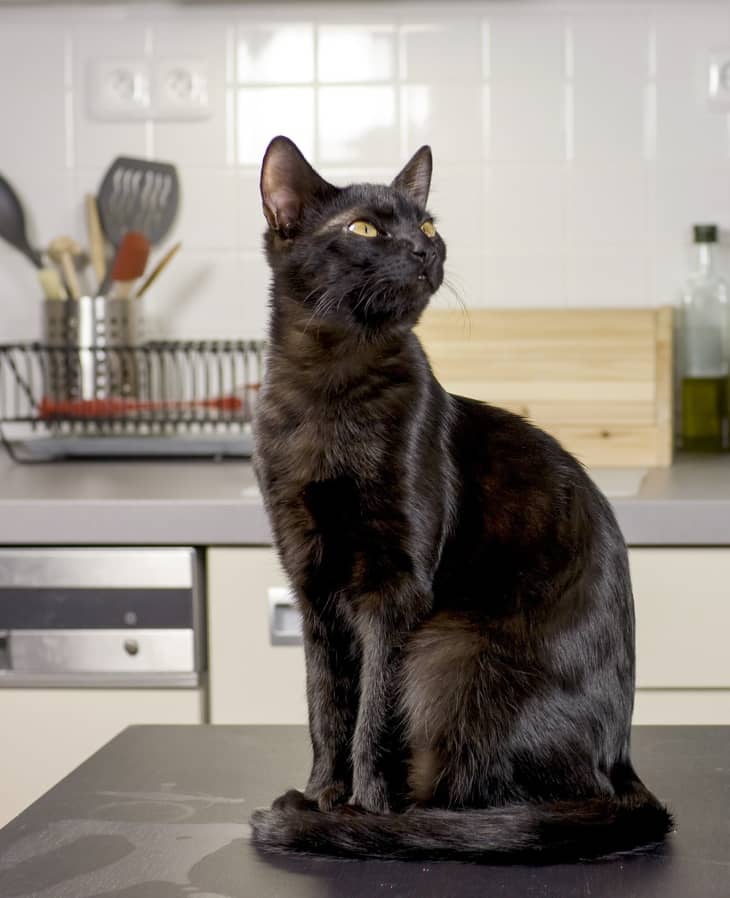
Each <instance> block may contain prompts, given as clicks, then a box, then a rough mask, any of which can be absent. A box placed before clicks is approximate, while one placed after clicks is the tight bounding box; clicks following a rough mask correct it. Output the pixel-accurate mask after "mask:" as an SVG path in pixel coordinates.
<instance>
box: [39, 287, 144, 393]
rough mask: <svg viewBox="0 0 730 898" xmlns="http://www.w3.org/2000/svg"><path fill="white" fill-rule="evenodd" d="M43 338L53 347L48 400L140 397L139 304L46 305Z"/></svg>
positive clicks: (102, 300)
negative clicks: (136, 349)
mask: <svg viewBox="0 0 730 898" xmlns="http://www.w3.org/2000/svg"><path fill="white" fill-rule="evenodd" d="M43 334H44V343H45V344H46V345H47V346H48V347H49V349H48V358H47V365H46V371H45V372H44V374H45V377H44V380H45V384H44V386H45V392H46V395H47V396H48V397H49V398H51V399H57V400H58V399H108V398H113V397H130V398H134V397H137V396H139V395H140V389H141V386H142V385H141V383H140V377H141V372H140V370H139V366H138V364H137V359H136V354H135V352H134V349H135V347H137V346H139V345H140V343H141V340H142V316H141V314H140V311H139V303H138V302H137V301H136V300H135V299H109V298H107V297H106V296H82V297H81V298H80V299H78V300H75V299H67V300H53V299H47V300H45V301H44V303H43Z"/></svg>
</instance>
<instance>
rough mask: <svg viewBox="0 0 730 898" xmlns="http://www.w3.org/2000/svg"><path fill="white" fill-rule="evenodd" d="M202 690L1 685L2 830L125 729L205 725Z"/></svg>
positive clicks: (0, 807) (0, 804)
mask: <svg viewBox="0 0 730 898" xmlns="http://www.w3.org/2000/svg"><path fill="white" fill-rule="evenodd" d="M203 706H204V701H203V693H202V691H201V690H199V689H65V688H60V689H13V688H4V689H0V719H1V720H2V728H3V738H2V743H1V744H0V770H1V771H2V786H0V827H2V826H4V825H5V824H6V823H7V822H8V821H9V820H12V818H13V817H15V816H16V815H17V814H19V813H20V812H21V811H22V810H23V809H24V808H26V807H27V806H28V805H29V804H30V803H31V802H33V801H35V800H36V799H37V798H40V796H41V795H42V794H43V793H44V792H46V791H47V790H48V789H50V788H51V786H54V785H55V784H56V783H57V782H58V781H59V780H60V779H61V778H62V777H64V776H66V774H68V773H70V772H71V771H72V770H73V769H74V768H75V767H78V765H79V764H81V762H82V761H85V760H86V759H87V758H88V757H89V755H91V754H92V753H93V752H95V751H96V750H97V749H99V748H101V746H102V745H104V743H105V742H108V741H109V740H110V739H111V738H112V737H114V736H116V735H117V733H119V732H121V730H123V729H124V728H125V727H128V726H130V725H131V724H138V723H202V721H203V719H204V718H203Z"/></svg>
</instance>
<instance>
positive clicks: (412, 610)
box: [351, 587, 429, 813]
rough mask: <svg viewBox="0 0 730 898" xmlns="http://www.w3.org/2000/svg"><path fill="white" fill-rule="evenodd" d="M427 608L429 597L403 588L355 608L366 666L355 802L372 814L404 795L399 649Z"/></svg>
mask: <svg viewBox="0 0 730 898" xmlns="http://www.w3.org/2000/svg"><path fill="white" fill-rule="evenodd" d="M428 607H429V601H428V600H427V598H425V597H423V596H422V595H419V594H418V593H417V592H416V591H415V590H413V589H409V588H405V589H404V588H402V587H401V588H400V589H398V590H393V589H392V588H391V589H384V590H383V591H382V592H380V593H378V594H376V595H369V596H367V597H365V598H364V599H363V600H362V601H361V602H360V603H359V607H358V610H357V617H356V620H357V631H358V635H359V638H360V645H361V652H362V663H361V671H360V703H359V707H358V715H357V721H356V724H355V736H354V740H353V744H352V762H353V794H352V799H351V801H352V803H353V804H355V805H359V806H361V807H363V808H365V809H366V810H368V811H372V812H374V813H385V812H387V811H389V810H392V809H393V806H394V803H395V802H396V801H398V800H400V799H401V798H402V797H403V796H402V792H403V783H402V782H400V779H401V774H402V772H403V765H404V761H405V759H404V758H403V757H402V756H401V755H402V754H403V749H402V748H401V747H400V746H399V738H398V731H399V726H398V720H397V713H396V707H397V694H398V676H399V670H400V663H401V651H402V647H403V644H404V642H405V638H406V634H407V633H408V631H410V630H411V629H412V628H413V627H414V626H415V625H416V624H417V622H418V621H419V620H421V619H422V617H423V615H424V613H425V610H426V609H427V608H428Z"/></svg>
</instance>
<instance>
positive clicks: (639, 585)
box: [207, 547, 730, 724]
mask: <svg viewBox="0 0 730 898" xmlns="http://www.w3.org/2000/svg"><path fill="white" fill-rule="evenodd" d="M630 560H631V573H632V578H633V584H634V596H635V601H636V628H637V693H636V711H635V714H634V721H635V722H636V723H645V724H646V723H649V724H651V723H654V724H712V723H715V724H730V650H729V646H730V548H700V549H689V548H686V549H685V548H671V547H667V548H656V549H655V548H652V549H648V548H632V549H631V550H630ZM207 570H208V601H209V607H208V637H209V651H208V657H209V665H210V719H211V722H212V723H304V722H305V721H306V696H305V685H304V657H303V652H302V649H301V647H300V646H296V645H277V646H274V645H271V641H270V637H269V603H268V590H269V589H270V588H271V587H277V586H278V587H282V586H285V585H286V577H285V576H284V573H283V572H282V570H281V568H280V566H279V563H278V561H277V558H276V555H275V552H274V550H273V549H269V548H256V549H253V548H252V549H245V548H231V549H228V548H220V549H211V550H209V552H208V559H207Z"/></svg>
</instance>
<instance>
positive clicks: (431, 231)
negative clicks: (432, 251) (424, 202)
mask: <svg viewBox="0 0 730 898" xmlns="http://www.w3.org/2000/svg"><path fill="white" fill-rule="evenodd" d="M421 230H422V231H423V233H424V234H425V235H426V236H427V237H430V238H434V237H435V236H436V226H435V225H434V223H433V222H432V221H424V223H423V224H422V225H421Z"/></svg>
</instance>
